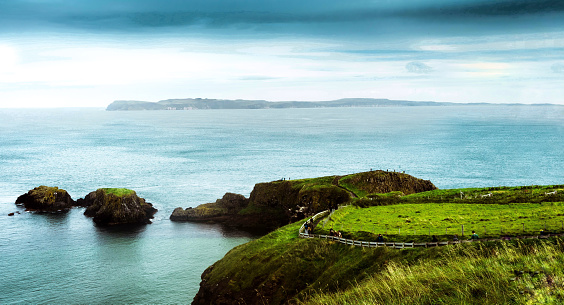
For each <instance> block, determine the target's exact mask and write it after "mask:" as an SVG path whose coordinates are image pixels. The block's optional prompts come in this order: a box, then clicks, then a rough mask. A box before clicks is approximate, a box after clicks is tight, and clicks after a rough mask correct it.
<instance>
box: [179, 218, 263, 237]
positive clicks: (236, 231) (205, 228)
mask: <svg viewBox="0 0 564 305" xmlns="http://www.w3.org/2000/svg"><path fill="white" fill-rule="evenodd" d="M170 223H171V225H172V227H173V228H174V229H175V230H182V231H183V230H184V229H186V228H191V229H193V230H196V231H197V232H201V233H204V234H212V235H216V234H217V235H220V236H221V237H226V238H240V237H242V238H250V239H255V238H259V237H261V236H264V235H266V234H268V233H269V231H266V230H257V229H244V228H238V227H233V226H228V225H224V224H215V223H201V222H177V221H170ZM218 237H219V236H218Z"/></svg>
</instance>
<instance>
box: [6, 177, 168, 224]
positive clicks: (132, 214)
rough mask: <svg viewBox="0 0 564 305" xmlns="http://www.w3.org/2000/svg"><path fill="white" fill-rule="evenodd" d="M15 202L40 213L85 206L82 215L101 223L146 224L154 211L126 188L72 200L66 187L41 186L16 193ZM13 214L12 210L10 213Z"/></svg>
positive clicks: (92, 193)
mask: <svg viewBox="0 0 564 305" xmlns="http://www.w3.org/2000/svg"><path fill="white" fill-rule="evenodd" d="M15 204H16V205H19V206H24V207H25V209H26V211H30V212H41V213H65V212H68V211H69V210H70V209H71V208H72V207H84V208H86V210H85V212H84V215H86V216H89V217H92V218H93V220H94V222H95V223H96V224H97V225H102V226H105V225H120V224H149V223H151V219H152V218H153V215H155V213H156V212H157V209H155V208H154V207H153V205H152V204H150V203H148V202H146V201H145V199H143V198H140V197H139V196H137V194H136V193H135V191H133V190H129V189H125V188H101V189H98V190H96V191H93V192H91V193H89V194H88V195H86V196H85V197H84V198H80V199H78V200H77V201H74V200H73V199H72V198H71V196H70V195H69V194H68V193H67V191H65V190H63V189H60V188H58V187H56V186H55V187H50V186H44V185H42V186H38V187H36V188H34V189H32V190H30V191H28V192H27V193H25V194H23V195H21V196H19V197H18V199H17V200H16V202H15ZM14 215H15V212H14V213H10V215H9V216H14Z"/></svg>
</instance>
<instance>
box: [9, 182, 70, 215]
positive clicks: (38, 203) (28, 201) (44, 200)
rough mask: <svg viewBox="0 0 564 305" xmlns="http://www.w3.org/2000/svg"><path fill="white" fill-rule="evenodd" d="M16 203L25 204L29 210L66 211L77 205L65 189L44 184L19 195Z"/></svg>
mask: <svg viewBox="0 0 564 305" xmlns="http://www.w3.org/2000/svg"><path fill="white" fill-rule="evenodd" d="M16 204H17V205H23V206H24V207H25V209H26V210H27V211H36V212H47V213H64V212H68V211H69V210H70V209H71V208H72V207H73V205H75V201H74V200H73V199H72V198H71V196H70V195H69V194H68V193H67V191H65V190H63V189H60V188H58V187H56V186H55V187H49V186H45V185H42V186H38V187H36V188H34V189H33V190H30V191H29V192H27V193H25V194H23V195H21V196H19V197H18V199H17V200H16Z"/></svg>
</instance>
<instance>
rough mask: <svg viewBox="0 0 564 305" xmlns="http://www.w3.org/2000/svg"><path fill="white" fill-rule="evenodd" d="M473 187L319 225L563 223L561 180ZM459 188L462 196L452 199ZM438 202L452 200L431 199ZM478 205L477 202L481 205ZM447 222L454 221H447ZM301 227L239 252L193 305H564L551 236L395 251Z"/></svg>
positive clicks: (558, 254)
mask: <svg viewBox="0 0 564 305" xmlns="http://www.w3.org/2000/svg"><path fill="white" fill-rule="evenodd" d="M341 179H342V178H341ZM321 180H323V181H328V180H329V179H328V178H321ZM358 190H360V188H358V189H357V191H358ZM464 190H465V191H464ZM464 190H462V189H457V190H434V191H428V192H423V193H417V194H412V195H407V196H400V197H399V198H400V200H395V199H394V202H393V203H389V202H388V203H387V204H386V205H380V204H375V205H373V206H370V207H367V208H362V207H358V206H350V207H347V208H344V209H340V210H338V211H337V212H336V213H334V214H333V215H332V216H331V220H329V219H327V222H325V220H322V221H321V222H320V223H319V224H318V225H317V227H316V228H315V229H314V231H315V233H319V232H324V230H327V229H328V228H329V227H330V226H331V224H333V225H334V226H335V225H338V224H340V225H343V227H344V229H343V233H345V234H346V235H349V236H348V237H356V238H362V237H367V236H369V235H370V234H373V233H375V232H371V230H372V228H371V225H379V226H380V227H378V228H377V229H378V230H385V225H386V224H387V225H388V228H389V229H390V227H392V226H393V225H395V224H396V223H397V222H398V221H399V222H401V223H402V225H403V224H404V223H407V224H409V223H408V222H406V219H410V221H411V222H413V223H419V224H424V223H425V221H427V222H428V223H437V222H438V223H441V224H442V223H449V224H450V223H451V221H463V222H465V223H469V224H479V225H480V226H481V225H482V223H484V222H486V221H485V220H486V219H487V220H488V222H497V221H502V220H506V219H507V220H511V219H513V218H514V219H516V220H519V221H527V224H526V228H529V229H530V230H531V231H526V232H525V234H528V233H537V234H538V231H536V230H539V229H540V228H543V227H544V221H545V220H554V221H555V223H557V222H558V221H560V218H559V217H562V216H563V215H564V203H563V202H562V199H561V198H560V196H561V193H562V192H564V188H563V187H562V186H534V187H522V188H498V189H495V190H494V189H492V188H483V189H478V188H476V189H472V190H471V191H470V189H464ZM525 190H528V191H527V192H525ZM461 191H462V192H463V193H472V192H474V193H475V194H474V195H472V196H473V199H476V200H478V201H479V200H481V199H482V198H483V199H484V200H486V197H481V195H487V196H488V197H493V196H494V195H493V194H492V195H489V194H490V193H492V192H493V191H500V193H497V194H496V195H495V196H496V197H493V198H494V199H495V201H491V202H489V204H488V205H485V204H480V205H477V204H478V203H466V202H457V203H454V202H446V201H456V200H471V198H465V197H464V196H465V195H464V194H463V195H462V199H460V198H461V197H460V196H461V195H460V192H461ZM520 192H522V193H523V194H526V195H523V196H525V197H526V196H529V194H531V193H532V194H534V195H533V197H534V198H533V197H529V198H530V201H531V202H533V203H530V202H520V203H511V202H513V201H520V200H521V199H523V198H525V197H523V196H520V195H519V194H520ZM358 193H361V192H358ZM361 194H362V193H361ZM447 194H448V196H447ZM455 194H456V195H457V196H458V199H455V198H454V197H453V196H454V195H455ZM368 195H369V193H368V192H366V195H365V197H363V198H369V197H368ZM451 195H452V196H451ZM475 195H478V196H475ZM449 196H450V197H449ZM469 196H470V195H469ZM393 197H398V196H393ZM451 197H452V198H451ZM432 198H435V199H432ZM441 198H442V199H441ZM520 198H521V199H520ZM439 199H441V200H442V201H445V202H436V203H433V202H432V200H437V201H440V200H439ZM358 200H359V199H358V198H357V199H356V200H354V199H353V200H352V201H358ZM367 200H368V201H371V202H373V203H375V201H374V200H371V199H367ZM523 200H524V199H523ZM376 202H377V200H376ZM497 202H499V203H497ZM537 202H538V203H537ZM472 205H475V206H474V208H473V209H472ZM417 212H419V213H417ZM400 214H401V217H399V216H400ZM453 214H455V215H453ZM559 214H560V215H559ZM404 216H405V217H404ZM458 216H460V217H462V218H458ZM519 217H522V218H519ZM523 217H527V218H523ZM550 217H552V218H550ZM447 218H450V219H451V220H445V219H447ZM332 222H333V223H332ZM302 223H303V220H302V221H298V222H295V223H293V224H290V225H287V226H284V227H282V228H280V229H278V230H276V231H274V232H272V233H270V234H268V235H266V236H264V237H262V238H259V239H257V240H254V241H251V242H249V243H247V244H244V245H241V246H238V247H236V248H234V249H233V250H231V251H230V252H229V253H227V254H226V256H225V257H224V258H223V259H221V260H220V261H218V262H216V263H215V264H214V265H212V266H211V267H210V268H208V269H207V270H206V271H205V272H204V274H203V275H202V283H201V287H200V291H199V292H198V294H197V295H196V297H195V299H194V301H193V304H211V303H213V304H238V303H247V304H254V303H259V304H261V303H265V304H284V303H304V304H388V303H389V304H406V303H422V304H435V303H444V304H452V303H468V304H478V303H479V304H482V303H486V304H487V303H491V304H505V303H519V304H521V303H527V302H530V303H538V302H543V301H550V302H552V301H555V302H556V301H560V302H562V301H564V293H563V287H564V272H563V271H561V268H560V267H559V266H561V264H562V263H563V262H564V242H563V241H562V240H561V239H560V238H557V237H555V238H551V239H549V240H546V241H544V240H543V241H541V240H517V239H513V240H510V241H503V242H501V241H498V242H486V241H484V242H481V243H470V244H460V245H453V246H447V247H435V248H406V249H402V250H396V249H391V248H385V247H379V248H361V247H353V246H346V245H343V244H340V243H336V242H330V241H326V240H319V239H299V238H298V229H299V227H300V226H301V225H302ZM323 226H325V228H324V229H323ZM367 227H369V228H370V229H369V230H367ZM480 228H481V227H480ZM337 229H339V228H337ZM396 229H397V228H396ZM468 230H472V228H470V227H469V228H468ZM375 231H377V230H376V229H375ZM391 231H392V230H390V232H389V233H390V234H389V235H388V236H386V237H387V238H388V239H389V240H395V239H401V238H402V236H409V232H405V233H407V234H406V235H402V234H395V233H393V232H391ZM535 231H536V232H535ZM554 231H557V229H554ZM325 232H326V231H325ZM559 232H560V231H559ZM396 233H397V232H396ZM405 233H403V234H405ZM425 233H426V234H420V236H416V235H412V236H409V238H412V239H413V238H423V237H425V238H428V232H425ZM438 233H439V232H437V234H438ZM453 233H454V232H453ZM507 233H508V234H518V233H520V232H507ZM465 234H467V235H466V236H465V237H462V236H461V238H468V235H469V232H468V231H467V232H466V233H465ZM486 235H487V234H486ZM498 235H499V234H498ZM448 236H449V238H450V237H452V235H450V234H449V235H448ZM481 237H482V236H481ZM445 238H446V236H445Z"/></svg>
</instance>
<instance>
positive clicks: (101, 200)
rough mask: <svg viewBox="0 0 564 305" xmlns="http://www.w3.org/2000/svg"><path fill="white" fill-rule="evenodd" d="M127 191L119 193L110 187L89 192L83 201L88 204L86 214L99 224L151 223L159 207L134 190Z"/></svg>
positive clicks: (82, 202)
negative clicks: (139, 195)
mask: <svg viewBox="0 0 564 305" xmlns="http://www.w3.org/2000/svg"><path fill="white" fill-rule="evenodd" d="M127 191H128V193H127V194H119V195H116V194H115V193H112V192H111V191H108V189H98V190H96V191H95V192H91V193H89V194H88V195H86V197H85V198H84V200H83V201H81V204H82V205H83V206H87V208H86V211H84V215H86V216H89V217H93V220H94V222H95V223H96V224H98V225H119V224H150V223H151V218H153V215H154V214H155V213H156V212H157V209H155V208H154V207H153V205H152V204H150V203H148V202H146V201H145V199H143V198H140V197H138V196H137V194H136V193H135V192H134V191H131V190H127Z"/></svg>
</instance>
